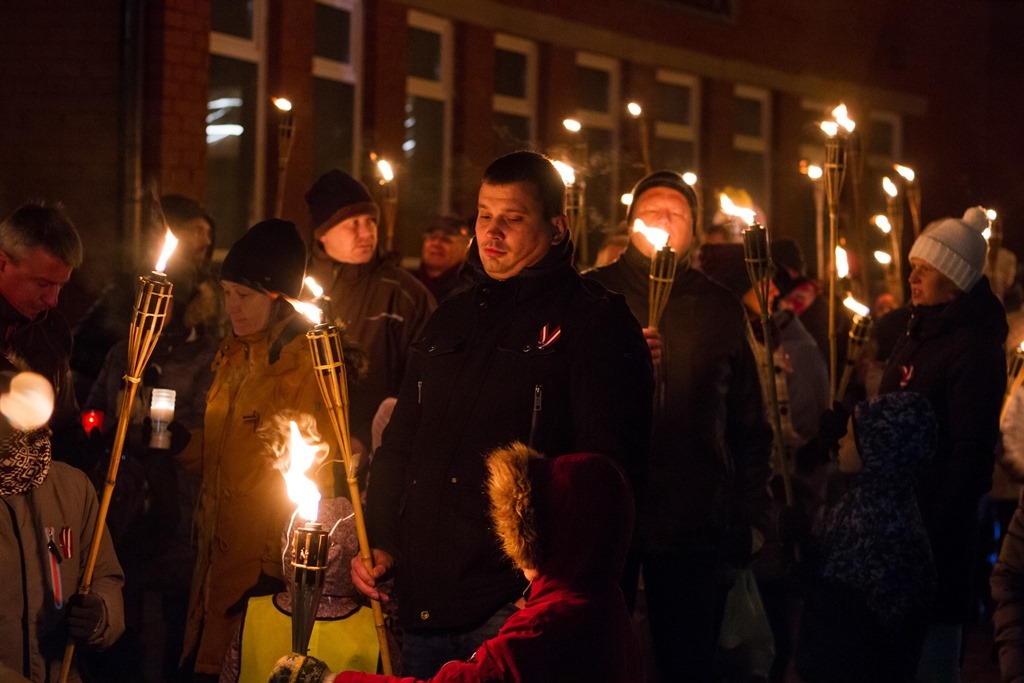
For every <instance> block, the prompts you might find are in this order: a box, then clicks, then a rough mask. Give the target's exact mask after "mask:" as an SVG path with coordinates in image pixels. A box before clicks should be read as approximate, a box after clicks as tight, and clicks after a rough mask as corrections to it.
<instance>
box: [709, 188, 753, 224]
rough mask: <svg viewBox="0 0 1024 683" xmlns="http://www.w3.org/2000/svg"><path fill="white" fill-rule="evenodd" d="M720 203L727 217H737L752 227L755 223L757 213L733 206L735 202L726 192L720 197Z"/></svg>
mask: <svg viewBox="0 0 1024 683" xmlns="http://www.w3.org/2000/svg"><path fill="white" fill-rule="evenodd" d="M718 203H719V205H720V206H721V207H722V213H724V214H726V215H727V216H736V217H737V218H740V219H742V220H743V222H744V223H746V224H747V225H751V224H752V223H753V222H754V217H755V216H756V215H757V212H756V211H754V210H753V209H749V208H747V207H744V206H736V205H735V204H733V201H732V200H731V199H729V195H727V194H725V193H724V192H723V193H721V194H719V195H718Z"/></svg>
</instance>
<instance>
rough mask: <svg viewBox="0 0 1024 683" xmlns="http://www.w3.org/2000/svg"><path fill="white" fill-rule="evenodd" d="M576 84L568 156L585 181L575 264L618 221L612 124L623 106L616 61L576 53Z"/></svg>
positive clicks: (585, 259)
mask: <svg viewBox="0 0 1024 683" xmlns="http://www.w3.org/2000/svg"><path fill="white" fill-rule="evenodd" d="M576 82H577V83H578V84H579V89H578V91H577V97H578V99H577V107H578V109H577V115H576V117H577V119H578V120H579V122H580V124H581V126H582V128H581V130H580V132H579V133H577V136H578V141H577V143H576V145H575V149H574V150H573V152H572V154H571V156H572V161H573V165H574V166H576V167H577V168H580V167H582V171H583V174H584V176H585V179H586V191H585V201H586V231H585V234H584V233H583V232H581V233H580V234H578V235H574V238H575V240H576V248H577V249H578V250H579V254H580V255H579V261H580V263H582V264H589V263H590V262H591V261H592V259H593V256H594V254H595V253H596V250H597V248H598V247H599V246H600V244H601V243H602V242H603V241H604V235H605V234H609V233H611V232H614V231H615V230H617V229H618V227H619V221H620V220H621V219H622V218H623V216H622V215H621V214H622V213H623V211H622V208H621V207H622V205H621V204H620V203H619V194H618V193H617V192H616V191H615V190H616V188H618V185H619V157H620V154H619V149H618V146H619V135H618V123H619V117H620V111H619V110H620V108H621V106H622V104H623V103H622V98H621V96H620V94H619V91H620V87H619V82H620V76H619V63H618V60H616V59H613V58H611V57H604V56H601V55H594V54H589V53H582V52H581V53H578V54H577V55H576Z"/></svg>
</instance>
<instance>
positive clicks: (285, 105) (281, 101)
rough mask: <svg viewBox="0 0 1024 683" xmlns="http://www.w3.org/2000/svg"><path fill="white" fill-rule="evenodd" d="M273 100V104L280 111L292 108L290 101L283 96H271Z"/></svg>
mask: <svg viewBox="0 0 1024 683" xmlns="http://www.w3.org/2000/svg"><path fill="white" fill-rule="evenodd" d="M273 102H274V106H275V107H277V108H278V109H280V110H281V111H291V110H292V103H291V102H290V101H289V100H286V99H285V98H283V97H275V98H273Z"/></svg>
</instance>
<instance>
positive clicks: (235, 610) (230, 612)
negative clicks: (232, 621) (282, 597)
mask: <svg viewBox="0 0 1024 683" xmlns="http://www.w3.org/2000/svg"><path fill="white" fill-rule="evenodd" d="M283 590H285V585H284V581H282V580H281V579H279V578H277V577H276V576H271V575H270V574H264V573H263V572H260V576H259V578H258V579H256V585H254V586H252V587H250V588H249V590H247V591H245V592H244V593H242V597H240V598H238V600H237V601H236V602H235V603H233V604H232V605H231V606H229V607H228V608H227V610H225V612H224V614H225V615H226V616H229V617H233V616H235V615H236V614H241V613H242V610H244V609H245V606H246V604H247V603H248V602H249V598H258V597H260V596H261V595H274V594H275V593H280V592H281V591H283Z"/></svg>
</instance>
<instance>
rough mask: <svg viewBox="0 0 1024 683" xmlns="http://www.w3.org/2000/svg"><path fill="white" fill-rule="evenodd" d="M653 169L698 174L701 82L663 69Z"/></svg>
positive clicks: (660, 73) (654, 142) (659, 74)
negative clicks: (699, 88) (699, 83)
mask: <svg viewBox="0 0 1024 683" xmlns="http://www.w3.org/2000/svg"><path fill="white" fill-rule="evenodd" d="M655 78H656V79H657V83H658V90H657V93H658V99H657V104H656V107H655V110H654V120H655V122H654V140H653V141H652V143H651V147H652V149H651V157H652V159H651V165H652V166H653V167H654V168H655V169H659V168H667V169H671V170H674V171H678V172H680V173H686V172H688V171H692V172H694V173H696V172H697V161H698V160H697V130H698V129H699V126H698V125H697V124H698V121H697V118H698V115H697V112H698V111H699V110H698V106H697V104H698V99H697V97H698V95H697V93H698V89H697V78H696V77H694V76H688V75H686V74H680V73H676V72H673V71H666V70H664V69H659V70H658V72H657V73H656V75H655Z"/></svg>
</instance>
